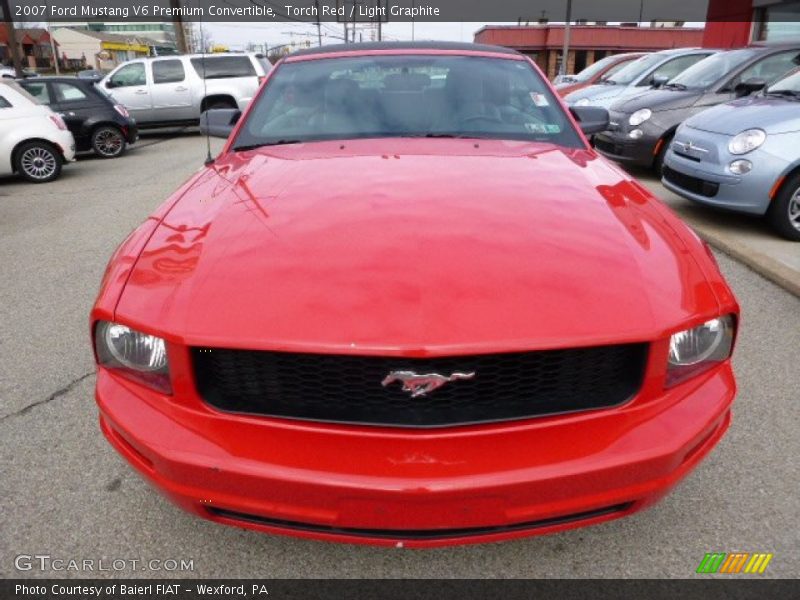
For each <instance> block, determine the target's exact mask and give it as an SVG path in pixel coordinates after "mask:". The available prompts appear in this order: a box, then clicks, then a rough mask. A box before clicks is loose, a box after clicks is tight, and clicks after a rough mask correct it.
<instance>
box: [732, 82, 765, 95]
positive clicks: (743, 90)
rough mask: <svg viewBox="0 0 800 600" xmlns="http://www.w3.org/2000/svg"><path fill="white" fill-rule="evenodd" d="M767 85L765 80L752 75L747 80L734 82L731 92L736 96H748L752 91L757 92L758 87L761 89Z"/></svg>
mask: <svg viewBox="0 0 800 600" xmlns="http://www.w3.org/2000/svg"><path fill="white" fill-rule="evenodd" d="M766 85H767V82H766V80H764V79H759V78H757V77H753V78H752V79H748V80H747V81H742V82H740V83H737V84H736V87H734V88H733V93H734V94H735V95H736V97H737V98H742V97H744V96H749V95H750V94H752V93H753V92H757V91H758V90H760V89H763V88H764V87H765V86H766Z"/></svg>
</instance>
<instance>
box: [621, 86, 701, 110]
mask: <svg viewBox="0 0 800 600" xmlns="http://www.w3.org/2000/svg"><path fill="white" fill-rule="evenodd" d="M701 95H702V94H701V93H699V92H696V91H691V90H685V91H681V90H647V91H645V92H642V93H641V94H636V95H635V96H632V97H630V98H625V99H621V100H619V101H617V102H615V103H614V104H613V105H612V106H611V109H612V110H615V111H618V112H622V113H628V114H630V113H634V112H636V111H637V110H639V109H641V108H649V109H650V110H652V111H653V112H658V111H662V110H678V109H681V108H688V107H690V106H692V105H693V104H694V103H695V102H697V100H698V99H699V98H700V96H701Z"/></svg>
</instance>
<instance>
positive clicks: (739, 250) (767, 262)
mask: <svg viewBox="0 0 800 600" xmlns="http://www.w3.org/2000/svg"><path fill="white" fill-rule="evenodd" d="M631 174H632V175H633V176H634V177H636V178H637V179H638V180H639V181H640V182H641V183H642V184H643V185H645V186H646V187H647V188H648V189H650V191H652V192H653V193H654V194H655V195H656V196H658V197H659V198H661V199H662V200H663V201H664V202H665V203H666V204H668V205H669V206H670V208H672V210H674V211H675V212H676V213H677V214H678V215H679V216H680V217H681V218H682V219H683V220H684V221H686V222H687V223H688V224H689V225H691V226H692V228H693V229H694V230H695V231H696V232H697V234H698V235H699V236H700V237H702V238H703V239H704V240H706V241H707V242H708V243H709V244H711V245H712V246H713V247H714V248H716V249H718V250H721V251H722V252H725V253H726V254H728V255H730V256H732V257H733V258H735V259H736V260H738V261H739V262H742V263H744V264H745V265H747V266H748V267H750V268H751V269H753V270H754V271H756V272H757V273H759V274H760V275H762V276H764V277H766V278H767V279H769V280H770V281H773V282H775V283H777V284H778V285H779V286H781V287H783V288H784V289H786V290H788V291H789V292H791V293H792V294H794V295H795V296H800V242H790V241H788V240H785V239H783V238H781V237H778V235H777V234H775V233H773V232H772V230H771V229H770V228H769V226H768V225H767V224H766V222H764V221H763V220H762V219H759V218H757V217H756V218H753V217H748V216H744V215H739V214H736V213H729V212H724V211H719V210H713V209H711V208H707V207H705V206H701V205H698V204H694V203H693V202H690V201H689V200H685V199H684V198H681V197H680V196H677V195H676V194H673V193H672V192H670V191H669V190H667V189H666V188H664V187H663V186H662V185H661V183H660V181H659V180H658V179H656V177H655V176H654V175H652V174H651V173H649V172H647V171H638V170H637V171H635V172H633V171H632V172H631Z"/></svg>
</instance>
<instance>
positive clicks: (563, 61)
mask: <svg viewBox="0 0 800 600" xmlns="http://www.w3.org/2000/svg"><path fill="white" fill-rule="evenodd" d="M571 20H572V0H567V20H566V22H565V23H564V48H563V49H562V50H561V68H560V69H559V70H558V74H559V75H560V76H562V77H563V76H564V75H566V74H567V62H568V57H569V25H570V21H571Z"/></svg>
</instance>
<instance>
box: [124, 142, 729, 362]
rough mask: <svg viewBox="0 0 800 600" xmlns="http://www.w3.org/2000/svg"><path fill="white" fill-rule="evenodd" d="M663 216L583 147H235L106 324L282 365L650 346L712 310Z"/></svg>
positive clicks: (168, 224) (160, 231) (157, 234)
mask: <svg viewBox="0 0 800 600" xmlns="http://www.w3.org/2000/svg"><path fill="white" fill-rule="evenodd" d="M663 210H665V209H663V207H661V208H659V207H658V206H656V203H655V202H654V201H653V200H652V199H651V198H649V196H648V195H646V194H645V193H644V192H643V191H642V188H640V187H639V186H638V185H636V184H634V183H632V182H631V181H630V180H628V179H626V178H623V177H622V176H621V175H620V174H619V172H618V171H616V170H615V169H614V168H612V167H611V166H609V165H608V164H607V163H606V162H605V161H604V160H603V159H601V158H598V157H597V156H596V155H595V154H593V153H592V152H590V151H587V150H571V151H567V150H563V149H556V148H555V147H553V146H549V145H542V144H531V143H522V142H515V143H508V142H495V141H481V142H480V143H477V142H474V141H467V140H371V141H370V140H361V141H353V142H345V143H341V142H336V143H328V142H321V143H314V144H299V145H293V146H281V147H273V148H268V149H262V150H254V151H247V152H242V153H238V154H232V155H227V156H226V157H223V158H222V159H220V160H218V161H217V163H216V164H215V165H213V166H212V167H210V168H208V169H206V170H205V171H203V172H202V173H201V174H199V175H198V177H197V179H196V181H194V182H193V183H192V184H191V186H189V188H188V190H187V191H186V192H185V193H184V194H183V196H182V197H181V198H180V199H179V200H178V201H177V202H176V203H175V205H174V206H173V208H172V209H171V210H170V211H169V212H168V213H167V214H166V216H165V217H164V219H163V222H162V223H161V224H160V225H159V226H158V227H157V228H156V230H155V231H154V233H153V235H152V237H151V238H150V240H149V242H148V243H147V245H146V247H145V249H144V251H143V252H142V254H141V255H140V257H139V259H138V260H137V262H136V264H135V267H134V268H133V270H132V272H131V274H130V277H129V279H128V283H127V284H126V287H125V289H124V292H123V293H122V296H121V298H120V299H119V302H118V304H117V310H116V318H117V319H118V320H121V321H123V322H126V323H129V324H131V325H132V326H141V327H142V328H143V329H145V330H147V331H157V332H161V333H162V334H163V335H166V336H167V337H168V338H170V339H174V340H175V341H179V342H180V343H185V344H190V345H209V346H214V345H217V346H240V347H248V348H271V349H279V350H294V351H303V350H306V351H330V352H382V353H392V352H413V353H417V354H424V353H436V352H440V353H444V352H452V353H459V352H468V351H481V350H483V351H497V350H498V349H504V350H511V349H524V348H529V349H530V348H556V347H564V346H573V345H593V344H603V343H612V342H621V341H637V340H648V339H653V338H654V337H655V336H662V335H664V331H665V330H668V329H669V328H670V327H675V326H677V325H679V324H682V323H685V322H686V320H687V319H690V318H696V317H697V315H698V311H700V312H702V311H704V310H705V311H706V312H708V311H710V312H711V313H713V312H714V311H716V310H717V308H716V304H715V300H714V296H713V292H712V291H711V288H710V286H709V285H708V283H707V282H706V279H705V278H704V276H703V273H702V272H701V270H700V268H699V267H698V264H697V263H696V262H695V259H694V258H693V257H692V255H691V253H690V252H688V251H687V247H686V245H685V244H684V242H683V241H682V240H683V239H684V238H681V237H680V236H679V235H678V234H677V233H676V231H675V230H674V228H673V226H671V225H670V224H669V223H668V222H667V220H666V219H665V218H664V216H663V213H662V212H661V211H663ZM709 307H713V308H709Z"/></svg>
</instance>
